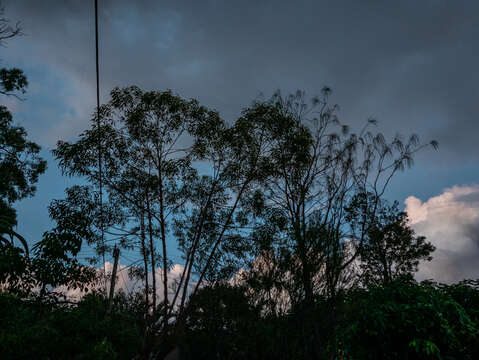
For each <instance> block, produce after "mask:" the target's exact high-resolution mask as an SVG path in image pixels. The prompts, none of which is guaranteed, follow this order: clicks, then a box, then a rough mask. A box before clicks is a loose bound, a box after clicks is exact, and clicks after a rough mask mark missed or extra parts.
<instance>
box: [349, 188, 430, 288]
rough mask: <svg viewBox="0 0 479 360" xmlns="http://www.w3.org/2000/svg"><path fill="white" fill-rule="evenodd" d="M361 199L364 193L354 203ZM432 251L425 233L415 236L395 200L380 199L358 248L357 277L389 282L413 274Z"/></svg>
mask: <svg viewBox="0 0 479 360" xmlns="http://www.w3.org/2000/svg"><path fill="white" fill-rule="evenodd" d="M361 198H362V199H364V196H359V197H358V198H357V202H355V203H354V204H353V206H356V207H357V206H360V205H359V204H358V202H360V201H361V200H360V199H361ZM434 250H435V247H434V246H433V245H432V244H431V243H430V242H427V241H426V238H425V237H424V236H416V235H415V232H414V230H413V229H412V228H411V227H410V225H409V223H408V217H407V214H406V213H405V212H403V211H399V204H398V202H394V203H393V204H392V205H388V204H387V203H386V202H381V204H380V205H379V207H378V210H377V212H376V216H375V220H374V221H373V222H372V224H371V226H370V227H369V229H368V233H367V238H366V241H365V242H364V244H363V246H362V247H361V250H360V257H359V260H360V265H359V266H360V268H361V274H360V276H361V277H362V279H363V281H364V282H366V283H370V282H372V283H388V282H391V281H392V280H394V279H397V278H399V277H402V276H412V275H413V274H414V273H415V272H416V271H417V270H418V265H419V262H420V261H430V260H431V259H432V256H431V254H432V253H433V251H434Z"/></svg>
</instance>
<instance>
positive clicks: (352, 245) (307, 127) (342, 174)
mask: <svg viewBox="0 0 479 360" xmlns="http://www.w3.org/2000/svg"><path fill="white" fill-rule="evenodd" d="M330 92H331V90H330V89H329V88H324V89H323V91H322V96H321V97H320V98H314V99H313V100H312V102H311V104H310V105H309V104H307V102H306V100H305V95H304V93H303V92H298V93H296V94H294V95H290V96H287V97H283V96H281V94H280V93H277V94H275V95H274V96H273V97H272V99H271V100H270V101H268V102H265V103H263V104H262V106H269V107H270V108H271V109H272V111H273V110H274V111H276V112H277V114H278V115H277V116H278V117H282V118H285V119H289V121H290V122H291V123H292V124H294V126H292V127H290V130H289V131H288V132H283V133H282V134H281V136H276V137H275V139H276V140H275V141H276V142H277V146H276V147H275V149H277V151H275V152H273V153H272V154H271V155H272V157H271V163H272V165H271V166H272V168H273V169H274V176H272V177H269V178H268V179H267V181H265V182H264V183H263V184H262V187H261V188H259V189H258V191H257V192H256V193H255V194H254V195H252V196H250V202H249V204H247V206H246V208H249V209H250V210H249V211H250V213H251V214H253V218H254V220H253V227H254V230H253V231H252V233H251V238H252V239H253V244H256V246H255V251H254V253H253V254H254V256H253V258H254V259H256V260H255V261H254V263H253V264H252V267H251V269H252V270H253V271H252V272H251V273H249V274H250V279H249V280H250V281H256V280H257V278H255V277H257V276H258V274H260V275H261V274H262V273H263V275H264V271H265V269H266V270H267V273H269V274H270V275H271V276H273V278H269V279H267V278H264V279H263V280H262V283H263V284H267V285H268V286H269V287H270V289H275V291H276V290H278V289H279V290H281V289H284V290H286V292H287V293H288V294H289V295H288V296H289V299H290V302H291V303H292V304H293V305H294V303H299V302H304V301H305V302H306V303H311V301H312V299H313V297H314V296H315V295H324V296H326V297H329V298H334V297H335V295H336V293H337V291H338V288H340V287H341V286H343V285H344V284H345V283H347V282H348V281H350V280H351V273H350V271H349V270H350V268H351V266H353V265H354V264H355V260H357V258H358V255H359V250H360V249H361V247H362V246H363V244H364V242H365V239H366V236H367V234H368V231H369V230H370V227H371V225H372V223H373V219H374V218H375V214H376V211H377V207H378V202H379V200H380V199H381V198H382V197H383V195H384V193H385V191H386V188H387V187H388V185H389V183H390V181H391V179H392V178H393V176H394V175H395V174H396V173H397V172H398V171H400V170H403V169H404V168H405V167H408V166H411V165H412V162H413V155H414V153H416V152H417V151H419V150H420V149H422V148H423V147H424V146H427V145H429V144H426V145H422V144H420V143H419V140H418V138H417V136H415V135H413V136H411V137H410V138H409V139H407V140H406V141H404V139H403V138H402V137H401V136H399V135H397V136H396V137H394V138H393V139H392V140H391V141H390V142H388V141H386V139H385V138H384V136H383V135H382V134H381V133H374V132H372V131H371V127H372V126H373V125H374V124H375V121H374V120H369V121H368V123H367V124H366V126H365V127H364V128H363V129H362V130H361V131H360V132H359V133H358V134H355V133H350V132H349V129H348V127H347V126H344V125H342V124H340V122H339V120H338V118H337V116H336V113H337V106H336V105H331V104H330V103H329V101H328V97H329V95H330ZM278 135H279V134H278ZM431 145H432V146H434V147H436V146H437V144H436V142H431ZM358 194H371V196H368V197H367V198H366V199H367V201H365V202H364V203H363V204H362V205H363V208H362V210H363V211H361V212H360V213H359V214H360V215H359V216H357V217H356V218H355V219H352V218H350V214H348V212H347V211H346V209H347V208H348V206H350V205H351V202H352V201H353V199H355V197H356V196H357V195H358ZM353 220H354V221H353ZM263 258H264V260H262V259H263ZM258 259H260V260H258ZM272 262H273V263H275V264H277V266H276V267H275V268H272V267H271V263H272ZM259 285H261V284H259ZM266 290H268V289H266ZM267 292H268V291H267Z"/></svg>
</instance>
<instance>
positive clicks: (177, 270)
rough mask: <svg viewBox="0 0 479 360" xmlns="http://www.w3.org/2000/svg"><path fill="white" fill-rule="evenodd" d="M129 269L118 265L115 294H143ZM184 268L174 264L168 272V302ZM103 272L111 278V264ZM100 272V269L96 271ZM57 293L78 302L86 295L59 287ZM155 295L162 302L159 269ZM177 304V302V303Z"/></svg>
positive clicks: (77, 290)
mask: <svg viewBox="0 0 479 360" xmlns="http://www.w3.org/2000/svg"><path fill="white" fill-rule="evenodd" d="M129 269H130V267H128V266H126V265H121V264H119V265H118V269H117V279H116V283H115V292H119V291H123V292H125V293H126V294H132V293H138V292H143V291H144V289H145V282H144V281H143V280H141V279H138V278H137V277H134V276H132V277H131V276H129V271H128V270H129ZM183 269H184V266H183V265H179V264H175V265H173V266H172V267H171V268H170V271H169V272H168V299H169V300H170V302H171V301H172V299H173V297H174V294H175V289H176V287H175V284H177V283H178V282H179V280H180V278H181V274H182V272H183ZM105 270H106V273H107V276H111V273H112V270H113V264H112V263H111V262H106V263H105ZM98 271H100V269H98ZM152 278H153V276H152V274H151V273H150V274H149V277H148V280H149V285H150V287H151V284H152ZM194 285H195V283H194V282H193V281H190V284H189V291H191V290H192V288H193V287H194ZM103 286H104V285H103V283H102V282H100V283H98V284H96V285H95V286H92V287H91V288H90V290H92V289H93V288H96V289H98V290H100V289H102V288H103ZM109 287H110V286H109V280H108V285H107V292H109ZM55 291H57V292H64V293H65V295H66V296H67V298H68V299H70V300H71V301H76V300H79V299H80V298H81V297H82V296H84V295H85V294H86V293H85V292H82V291H80V290H79V289H66V288H65V287H60V288H57V289H55ZM156 294H157V299H158V300H157V301H158V302H161V301H162V300H163V270H162V269H161V268H158V269H156ZM180 295H181V293H180ZM177 302H178V301H177Z"/></svg>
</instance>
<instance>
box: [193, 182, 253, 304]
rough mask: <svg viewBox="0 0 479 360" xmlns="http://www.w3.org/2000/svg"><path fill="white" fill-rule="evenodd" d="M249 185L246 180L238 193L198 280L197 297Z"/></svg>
mask: <svg viewBox="0 0 479 360" xmlns="http://www.w3.org/2000/svg"><path fill="white" fill-rule="evenodd" d="M248 184H249V180H246V181H245V182H244V183H243V186H242V187H241V189H240V191H239V193H238V196H237V197H236V200H235V203H234V205H233V207H232V208H231V211H230V212H229V214H228V217H227V218H226V221H225V223H224V225H223V229H222V230H221V233H220V235H219V236H218V239H217V240H216V242H215V245H214V246H213V249H212V250H211V252H210V255H209V256H208V260H207V261H206V264H205V267H204V268H203V271H202V272H201V274H200V278H199V279H198V282H197V283H196V286H195V289H194V290H193V294H192V295H195V294H196V292H197V291H198V288H199V287H200V285H201V283H202V281H203V278H204V276H205V274H206V271H207V270H208V268H209V266H210V265H211V261H213V257H214V255H215V252H216V249H217V248H218V246H219V244H220V243H221V240H223V236H224V234H225V232H226V229H227V228H228V226H229V224H230V222H231V218H232V217H233V214H234V212H235V210H236V207H237V206H238V203H239V201H240V199H241V196H242V195H243V192H244V191H245V189H246V187H247V186H248Z"/></svg>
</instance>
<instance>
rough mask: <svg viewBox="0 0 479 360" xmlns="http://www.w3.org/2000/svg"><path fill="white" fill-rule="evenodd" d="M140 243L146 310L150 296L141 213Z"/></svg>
mask: <svg viewBox="0 0 479 360" xmlns="http://www.w3.org/2000/svg"><path fill="white" fill-rule="evenodd" d="M140 232H141V235H140V241H141V254H142V255H143V265H144V266H145V301H146V308H147V309H148V307H149V299H148V298H149V296H150V286H149V281H148V250H147V248H146V242H145V240H146V236H145V213H144V211H142V212H141V222H140Z"/></svg>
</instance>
